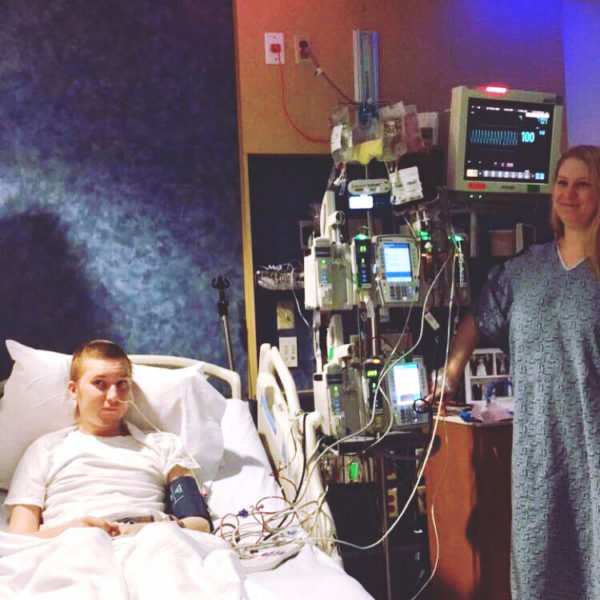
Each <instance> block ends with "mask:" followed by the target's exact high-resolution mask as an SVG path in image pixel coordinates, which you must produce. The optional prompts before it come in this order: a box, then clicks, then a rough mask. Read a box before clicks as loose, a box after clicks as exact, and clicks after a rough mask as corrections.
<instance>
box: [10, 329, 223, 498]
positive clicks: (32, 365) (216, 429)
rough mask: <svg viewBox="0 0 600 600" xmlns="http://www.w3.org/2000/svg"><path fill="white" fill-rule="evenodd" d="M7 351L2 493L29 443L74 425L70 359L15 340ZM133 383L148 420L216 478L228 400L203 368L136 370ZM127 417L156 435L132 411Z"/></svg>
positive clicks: (203, 475)
mask: <svg viewBox="0 0 600 600" xmlns="http://www.w3.org/2000/svg"><path fill="white" fill-rule="evenodd" d="M6 347H7V349H8V352H9V353H10V355H11V357H12V359H13V360H14V361H15V364H14V366H13V369H12V372H11V374H10V377H9V378H8V380H7V382H6V386H5V388H4V397H3V398H2V400H1V401H0V449H1V451H0V488H7V487H8V486H9V484H10V479H11V477H12V474H13V471H14V470H15V468H16V466H17V463H18V462H19V460H20V458H21V456H22V454H23V452H24V451H25V450H26V448H27V447H28V446H29V444H31V443H32V442H33V441H34V440H36V439H37V438H38V437H40V436H41V435H44V434H45V433H49V432H50V431H55V430H57V429H61V428H63V427H67V426H69V425H71V424H73V423H74V422H75V418H74V417H75V403H74V402H73V400H72V399H71V398H69V396H68V395H67V384H68V382H69V370H70V367H71V357H70V356H68V355H66V354H60V353H57V352H49V351H47V350H36V349H34V348H29V347H28V346H24V345H23V344H19V343H18V342H15V341H13V340H7V341H6ZM133 381H134V390H133V396H134V400H135V403H136V405H137V407H138V408H139V409H140V411H141V412H142V413H143V414H144V416H145V417H146V418H147V419H148V420H149V421H150V422H151V423H152V424H153V425H155V426H156V427H157V428H158V429H160V430H161V431H170V432H172V433H176V434H178V435H179V436H181V438H182V440H183V442H184V444H185V447H186V449H187V450H188V452H189V453H190V454H191V455H192V456H193V457H194V458H195V460H196V461H197V462H198V464H200V467H201V468H200V477H201V478H202V479H205V480H207V479H213V478H214V477H215V475H216V472H217V470H218V468H219V464H220V461H221V458H222V456H223V434H222V431H221V418H222V416H223V412H224V411H225V403H226V400H225V398H224V397H223V396H222V395H221V394H220V393H219V392H218V391H217V390H216V389H215V388H213V387H212V386H211V385H210V384H209V383H208V382H207V381H206V378H205V377H204V375H203V373H202V364H201V363H200V364H198V365H193V366H191V367H185V368H183V369H162V368H159V367H147V366H143V365H134V366H133ZM127 418H128V419H129V420H130V421H131V422H132V423H133V424H134V425H137V426H138V427H139V428H141V429H143V430H145V431H150V430H152V427H151V426H150V425H149V424H148V423H147V421H146V420H145V419H144V418H142V417H141V416H140V414H139V412H138V411H137V410H136V409H135V408H134V407H133V406H131V407H130V408H129V411H128V414H127Z"/></svg>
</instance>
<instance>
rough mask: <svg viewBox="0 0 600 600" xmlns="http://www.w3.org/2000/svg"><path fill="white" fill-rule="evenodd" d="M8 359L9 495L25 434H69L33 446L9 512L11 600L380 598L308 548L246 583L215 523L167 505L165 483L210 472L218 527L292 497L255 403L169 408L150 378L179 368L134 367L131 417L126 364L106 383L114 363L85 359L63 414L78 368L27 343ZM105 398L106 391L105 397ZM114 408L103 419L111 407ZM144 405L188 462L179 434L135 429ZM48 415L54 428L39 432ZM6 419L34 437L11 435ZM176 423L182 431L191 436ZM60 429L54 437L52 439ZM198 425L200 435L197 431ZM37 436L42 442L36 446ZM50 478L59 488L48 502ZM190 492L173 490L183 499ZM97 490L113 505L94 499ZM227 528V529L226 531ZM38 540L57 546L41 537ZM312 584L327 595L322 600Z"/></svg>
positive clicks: (194, 400) (1, 585) (2, 577)
mask: <svg viewBox="0 0 600 600" xmlns="http://www.w3.org/2000/svg"><path fill="white" fill-rule="evenodd" d="M7 347H9V351H10V352H11V355H12V356H13V358H14V359H15V361H16V362H15V367H14V369H13V374H12V375H11V379H10V380H9V382H8V383H7V390H6V391H7V392H8V391H9V389H8V388H9V385H10V386H12V387H11V388H10V392H11V393H10V394H5V396H6V395H10V396H11V401H10V402H9V401H8V398H4V399H2V400H1V401H0V444H1V445H2V449H3V451H4V456H3V457H0V487H5V486H7V483H5V482H6V476H7V474H8V475H9V476H10V474H12V472H13V471H14V470H15V469H14V465H11V464H10V463H11V461H12V462H14V464H16V462H17V461H18V458H19V457H20V456H21V454H22V453H23V449H24V447H25V446H26V445H27V444H29V441H31V440H29V441H28V442H27V444H25V445H23V442H24V440H25V438H26V437H27V436H26V435H25V434H26V433H27V435H28V436H29V437H30V438H31V439H35V438H36V437H38V436H39V435H40V434H41V433H43V432H47V431H50V430H53V429H58V428H59V427H60V428H61V430H60V431H59V432H57V433H51V434H49V435H46V436H43V437H42V439H41V441H39V442H37V443H36V444H34V445H33V446H32V448H31V449H30V450H29V451H27V452H26V455H25V458H24V459H23V461H22V462H21V466H20V467H19V468H18V469H17V472H16V474H15V476H14V486H11V488H12V489H11V491H10V494H9V496H8V498H7V503H9V504H10V505H11V507H12V518H11V519H10V529H11V530H12V531H13V532H19V533H17V534H14V533H13V534H8V533H4V532H0V597H1V598H7V599H12V598H22V597H23V596H22V594H23V593H25V594H26V596H27V598H35V597H37V595H38V594H39V595H40V596H41V597H44V598H60V599H65V598H66V599H69V598H100V599H102V598H110V599H111V600H112V599H115V600H121V599H125V598H128V599H130V600H133V599H135V598H139V599H144V598H146V599H154V598H164V597H165V596H169V597H176V598H184V599H185V598H203V597H206V598H249V599H258V598H260V599H264V600H267V599H268V600H273V599H275V598H283V597H285V598H286V599H290V600H291V599H296V598H298V599H299V598H303V597H306V595H307V593H311V595H312V596H313V597H315V598H328V597H332V594H334V592H336V593H337V592H342V593H343V594H344V595H345V596H346V598H347V599H348V600H349V599H355V598H356V599H357V600H358V599H361V600H362V599H363V598H364V599H366V598H369V597H370V596H369V595H368V594H366V592H365V591H364V589H363V588H362V587H361V586H360V585H359V584H358V583H357V582H356V581H355V580H353V579H352V578H350V577H349V576H347V575H346V574H345V573H344V572H343V570H342V569H341V568H340V567H339V565H338V564H336V563H335V561H333V560H331V559H330V558H329V557H327V556H325V555H324V554H323V553H322V552H320V551H318V550H317V549H316V548H314V547H312V546H311V545H310V544H308V545H305V546H303V547H300V546H298V547H296V550H295V552H292V553H291V555H294V554H296V553H298V552H299V554H298V555H297V556H296V557H294V558H291V559H290V560H289V561H287V562H285V563H283V564H281V565H280V566H278V567H277V568H275V569H273V568H272V567H274V566H276V565H277V564H278V562H280V561H275V562H271V563H270V564H269V561H268V560H267V565H266V566H265V567H264V569H265V570H262V571H260V570H259V572H251V573H248V572H246V571H247V570H248V569H245V568H243V567H241V566H240V565H241V563H244V564H245V563H246V562H247V561H241V562H240V560H239V559H238V556H237V555H236V554H235V553H234V552H233V551H232V549H231V547H230V546H229V544H227V543H226V542H225V541H223V540H222V539H221V538H220V537H218V536H216V535H209V534H208V533H206V529H207V528H208V527H210V516H209V515H208V514H206V515H204V516H200V515H185V514H182V513H177V512H175V511H174V510H173V507H170V508H169V507H167V506H165V502H164V500H165V485H166V484H168V482H169V480H171V481H174V480H177V479H178V478H179V477H182V476H183V480H181V479H180V480H179V483H181V482H183V483H187V484H189V483H191V481H192V480H191V478H190V477H189V476H188V475H189V474H190V473H191V469H194V468H196V466H197V463H201V466H202V469H201V471H200V472H201V473H202V474H203V479H205V480H207V481H206V482H207V487H208V489H209V492H210V493H209V495H208V498H209V505H210V508H211V514H212V515H213V518H214V516H215V515H223V514H225V513H227V512H231V511H232V506H233V507H237V508H235V509H233V512H234V514H235V513H236V512H238V509H239V508H241V507H248V506H251V505H252V504H255V503H256V499H257V498H262V497H263V495H264V496H268V495H273V494H278V493H280V492H278V491H277V490H278V488H277V486H276V484H275V482H274V480H273V477H272V476H271V475H270V474H269V472H268V471H267V469H268V467H267V469H265V466H264V465H265V463H266V457H265V456H264V450H263V449H262V447H260V443H259V442H258V436H257V434H256V430H255V428H254V426H253V424H252V420H251V418H250V415H249V413H248V409H247V405H246V404H245V403H243V402H242V401H240V400H228V401H226V402H225V401H224V399H222V397H221V399H222V400H223V402H222V403H221V401H219V399H218V398H215V395H217V396H220V395H218V394H217V393H216V392H215V393H214V394H211V393H210V392H207V389H206V388H210V389H212V391H213V392H214V389H213V388H211V386H209V385H208V384H206V383H202V386H201V388H200V390H195V391H194V393H193V394H190V393H189V390H188V391H184V392H182V391H181V390H179V392H178V393H179V397H178V400H177V403H175V402H174V401H171V400H169V398H168V396H169V395H170V392H169V390H168V389H167V388H166V387H164V386H161V381H162V379H163V378H164V376H163V375H162V374H161V375H160V376H159V377H158V379H156V376H155V374H154V373H153V372H152V371H153V370H154V371H160V372H168V373H171V370H170V369H153V368H152V367H141V368H140V367H139V365H135V366H134V369H135V371H134V375H135V380H134V382H133V387H134V393H135V397H136V403H135V406H134V405H131V406H134V407H135V408H136V410H135V411H132V410H131V409H130V411H129V413H127V406H128V404H127V403H126V402H125V401H124V399H125V400H126V397H125V389H126V388H127V386H128V385H131V381H130V378H129V377H128V371H127V368H126V363H125V362H124V361H123V360H122V359H117V360H116V361H114V363H113V362H112V359H111V360H108V363H109V364H115V365H117V364H118V365H119V368H118V369H117V370H116V371H115V372H112V371H110V370H109V372H108V373H106V372H104V373H101V374H100V375H102V376H101V377H100V379H99V380H97V379H96V378H95V377H93V375H98V374H99V373H97V372H96V371H94V370H88V367H89V366H97V365H98V362H97V361H98V360H99V361H100V365H103V364H104V361H103V359H90V358H89V357H88V358H87V359H85V360H84V361H83V367H84V368H83V370H82V371H81V372H80V373H79V374H77V372H75V375H73V376H72V377H71V379H72V383H70V384H69V396H70V397H71V399H69V402H70V403H71V404H70V406H71V408H70V409H69V408H68V407H67V406H66V404H65V402H64V400H65V399H66V397H65V398H58V396H59V395H60V394H61V392H59V391H58V388H60V387H62V389H64V387H65V386H66V378H67V375H66V373H67V372H68V367H67V371H66V372H65V375H64V378H65V384H62V386H61V384H60V377H62V375H59V374H57V372H59V371H61V369H62V370H63V371H64V370H65V364H64V363H65V361H66V359H67V358H68V357H66V356H65V355H58V354H56V353H49V352H44V351H36V350H33V349H28V348H27V347H24V346H22V345H20V344H17V343H16V342H7ZM145 358H148V357H145ZM163 358H164V357H163ZM183 360H186V359H183ZM61 361H62V362H61ZM190 362H193V363H197V361H190ZM69 364H70V360H69ZM184 364H185V363H184ZM200 364H202V363H197V365H200ZM57 365H59V366H60V367H61V368H60V369H59V368H57ZM119 369H120V370H119ZM141 369H147V370H148V372H146V371H142V370H141ZM190 369H191V370H192V371H194V370H195V367H186V368H185V369H176V371H177V372H178V373H180V374H181V375H179V374H176V375H174V377H175V378H176V379H177V380H178V381H179V382H181V381H185V382H186V384H187V383H188V382H189V381H190V380H191V381H193V382H194V385H198V383H199V382H198V378H197V377H195V373H191V374H190V373H186V371H189V370H190ZM75 371H77V366H76V365H75ZM136 373H137V375H136ZM174 373H175V372H174ZM130 375H131V373H130V371H129V376H130ZM150 375H152V377H150V381H151V385H150V386H148V385H147V382H148V380H147V377H148V376H150ZM190 375H192V377H190ZM153 377H154V379H153ZM142 381H144V382H145V383H141V385H142V386H144V385H146V388H145V392H146V396H144V394H142V395H140V394H139V392H140V389H139V385H138V382H142ZM203 381H204V380H203ZM57 384H58V385H57ZM88 384H89V385H91V386H92V390H94V393H93V394H92V395H89V394H88V393H87V392H89V391H90V388H89V387H88ZM121 386H122V387H123V388H124V389H123V390H121V389H120V388H121ZM203 386H206V387H203ZM98 387H100V388H102V387H105V388H106V390H100V393H98V394H96V391H95V390H97V389H98ZM180 387H181V386H180ZM183 388H185V386H183ZM150 389H152V390H154V391H156V393H157V394H158V395H160V396H161V405H160V406H161V407H160V409H159V408H157V404H152V402H153V400H152V398H150V396H151V395H152V394H151V393H150V391H149V390H150ZM178 389H179V388H178ZM186 389H187V388H186ZM105 391H106V393H104V392H105ZM198 391H200V392H201V394H200V396H201V397H202V398H204V397H206V396H209V397H210V401H209V402H205V403H204V404H205V406H204V408H203V409H201V410H203V411H204V412H203V415H202V417H203V418H202V419H197V418H195V416H194V411H196V410H200V409H197V405H198V397H199V394H198V393H197V392H198ZM238 393H239V392H238ZM63 396H64V394H63ZM165 396H167V398H165ZM187 396H190V397H189V398H188V397H187ZM103 397H104V399H103V401H99V399H98V398H103ZM146 397H147V399H146ZM182 398H183V399H184V400H183V402H182V401H181V399H182ZM5 400H6V402H5ZM15 400H16V401H15ZM59 400H60V401H59ZM61 401H62V404H61ZM74 401H76V402H77V405H78V406H79V418H78V422H77V424H76V425H75V426H71V427H67V428H66V429H65V428H64V423H65V419H66V422H67V423H68V422H71V421H70V420H69V419H70V418H71V417H70V415H69V414H68V413H69V410H70V411H71V414H72V407H73V406H74V404H75V402H74ZM188 401H189V402H188ZM182 403H183V405H184V408H183V409H181V406H180V405H181V404H182ZM103 404H104V405H105V407H104V408H101V406H102V405H103ZM200 404H202V402H200ZM225 404H227V407H226V408H225V407H224V405H225ZM27 406H29V407H30V408H29V411H30V412H29V413H28V415H27V416H28V419H27V421H23V419H22V417H21V420H20V421H19V417H18V415H19V414H20V413H22V412H23V410H25V409H27ZM176 406H177V407H178V408H175V407H176ZM139 407H142V408H143V409H144V412H145V413H146V415H148V414H149V415H150V416H152V417H153V420H154V422H155V423H158V424H159V425H160V426H161V429H168V430H169V431H176V432H177V433H180V429H181V433H180V435H181V436H182V437H183V438H184V442H185V446H186V447H187V450H189V451H190V454H188V452H186V451H184V450H183V446H182V444H181V440H180V439H179V438H178V437H177V436H173V435H171V434H161V433H142V431H140V428H138V427H136V426H135V425H133V423H132V421H136V419H137V423H138V425H139V415H137V413H138V412H139ZM49 408H50V410H48V409H49ZM178 410H179V411H180V414H178V413H177V411H178ZM153 411H154V412H153ZM161 411H162V412H161ZM223 411H224V412H223ZM126 413H127V414H126ZM40 414H42V415H43V416H42V420H43V422H39V421H40V419H37V421H36V418H35V417H36V416H39V415H40ZM125 414H126V419H124V418H123V417H124V416H125ZM29 417H30V418H29ZM7 421H8V422H11V421H12V422H14V423H20V424H21V425H22V426H21V427H19V426H17V427H15V428H13V429H9V428H7V427H6V423H7ZM178 422H179V423H182V424H184V425H183V426H180V427H179V429H178V425H177V423H178ZM53 423H56V426H54V427H52V424H53ZM190 424H192V425H193V430H192V431H188V429H189V427H188V426H189V425H190ZM23 425H24V426H23ZM221 426H222V430H221ZM36 427H37V428H38V435H33V433H34V431H35V428H36ZM25 430H27V432H26V431H25ZM217 432H218V435H216V433H217ZM102 434H104V435H102ZM110 434H116V435H110ZM120 434H124V435H120ZM219 440H220V441H219ZM207 441H209V442H210V444H209V445H208V446H207V445H206V442H207ZM255 442H256V443H255ZM19 447H21V448H22V449H21V450H19ZM99 447H100V448H101V449H102V455H103V456H104V452H105V451H108V455H109V458H110V461H111V462H112V463H113V466H114V465H115V464H116V465H117V469H114V470H111V474H110V475H109V476H107V475H106V474H105V473H104V472H103V471H102V468H103V465H104V462H102V461H99V460H98V456H97V454H96V453H97V451H98V448H99ZM199 449H200V450H201V451H199ZM192 456H193V457H194V458H195V459H196V460H194V458H192ZM32 457H35V458H32ZM7 459H8V460H7ZM6 462H8V463H9V464H8V468H7V465H5V464H4V463H6ZM104 466H105V465H104ZM44 475H45V476H46V478H47V481H48V486H47V492H44V494H43V496H42V500H40V485H41V483H40V481H42V482H43V481H44ZM134 475H135V477H134ZM36 488H37V489H36ZM178 488H179V486H178V485H175V490H174V491H175V492H177V491H178ZM94 490H97V491H100V490H102V493H101V494H100V495H98V494H94ZM179 491H181V490H179ZM73 492H74V493H73ZM200 498H202V496H200ZM196 499H198V498H196ZM176 504H177V503H176ZM168 510H170V511H171V512H174V513H175V515H177V514H178V515H179V517H180V518H179V522H177V521H171V520H170V517H169V515H168V512H167V511H168ZM200 512H201V511H200ZM176 518H177V517H176ZM124 521H125V522H124ZM181 525H183V527H182V526H181ZM215 525H216V527H217V531H219V520H217V521H215ZM194 529H196V531H194ZM61 530H62V533H61ZM38 536H41V537H45V536H53V537H51V538H50V539H37V538H38ZM267 569H269V570H267ZM314 584H317V585H318V586H319V591H320V592H321V593H317V594H316V595H315V588H314Z"/></svg>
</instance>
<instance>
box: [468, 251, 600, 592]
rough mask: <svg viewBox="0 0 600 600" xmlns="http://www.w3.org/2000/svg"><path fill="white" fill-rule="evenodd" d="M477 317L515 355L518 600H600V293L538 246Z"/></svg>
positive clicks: (579, 270) (501, 277) (513, 267)
mask: <svg viewBox="0 0 600 600" xmlns="http://www.w3.org/2000/svg"><path fill="white" fill-rule="evenodd" d="M473 313H474V315H475V318H476V321H477V324H478V326H479V328H480V331H481V332H482V333H483V334H485V335H486V336H487V337H489V338H491V340H492V341H494V343H496V344H498V345H499V346H501V347H505V348H506V346H507V341H508V348H509V351H510V356H511V369H512V373H513V384H514V387H513V389H514V396H515V399H516V400H515V419H514V434H513V459H512V477H513V481H512V485H513V491H512V499H513V516H512V589H513V600H554V599H557V600H599V599H600V347H599V346H600V284H599V282H598V280H597V279H596V278H595V276H594V274H593V273H592V270H591V268H590V266H589V262H588V261H584V262H582V263H579V264H578V265H577V266H575V267H573V268H571V269H567V268H566V267H565V266H564V264H563V262H562V260H561V258H560V256H559V254H558V248H557V245H556V243H555V242H552V243H549V244H545V245H541V246H533V247H532V248H530V249H529V250H528V251H527V252H525V253H524V254H522V255H520V256H517V257H516V258H514V259H512V260H509V261H507V262H506V263H505V264H504V265H502V266H500V267H495V268H493V269H492V270H491V271H490V274H489V276H488V280H487V282H486V284H485V285H484V287H483V290H482V292H481V295H480V298H479V299H478V301H477V302H476V303H475V304H474V307H473Z"/></svg>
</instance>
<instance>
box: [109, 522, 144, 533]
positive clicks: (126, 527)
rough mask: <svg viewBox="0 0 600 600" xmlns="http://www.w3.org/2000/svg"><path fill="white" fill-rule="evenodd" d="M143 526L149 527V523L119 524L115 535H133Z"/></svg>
mask: <svg viewBox="0 0 600 600" xmlns="http://www.w3.org/2000/svg"><path fill="white" fill-rule="evenodd" d="M145 525H150V523H119V526H118V529H119V533H117V535H135V534H136V533H138V532H139V531H140V530H141V529H142V527H144V526H145Z"/></svg>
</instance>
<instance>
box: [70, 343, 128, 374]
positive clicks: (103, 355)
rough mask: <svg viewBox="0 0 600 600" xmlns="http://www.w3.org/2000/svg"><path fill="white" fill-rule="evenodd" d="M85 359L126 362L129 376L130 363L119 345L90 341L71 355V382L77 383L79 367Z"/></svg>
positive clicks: (79, 372)
mask: <svg viewBox="0 0 600 600" xmlns="http://www.w3.org/2000/svg"><path fill="white" fill-rule="evenodd" d="M86 358H100V359H107V360H122V359H124V360H126V361H127V365H128V367H127V370H128V374H129V375H130V376H131V371H132V367H131V361H130V360H129V357H128V356H127V353H126V352H125V350H123V348H121V346H119V344H116V343H115V342H111V341H110V340H90V341H89V342H84V343H83V344H81V346H79V348H77V350H75V352H74V353H73V360H72V362H71V373H70V379H71V381H78V380H79V378H80V377H81V366H82V365H83V361H84V360H85V359H86Z"/></svg>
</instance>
